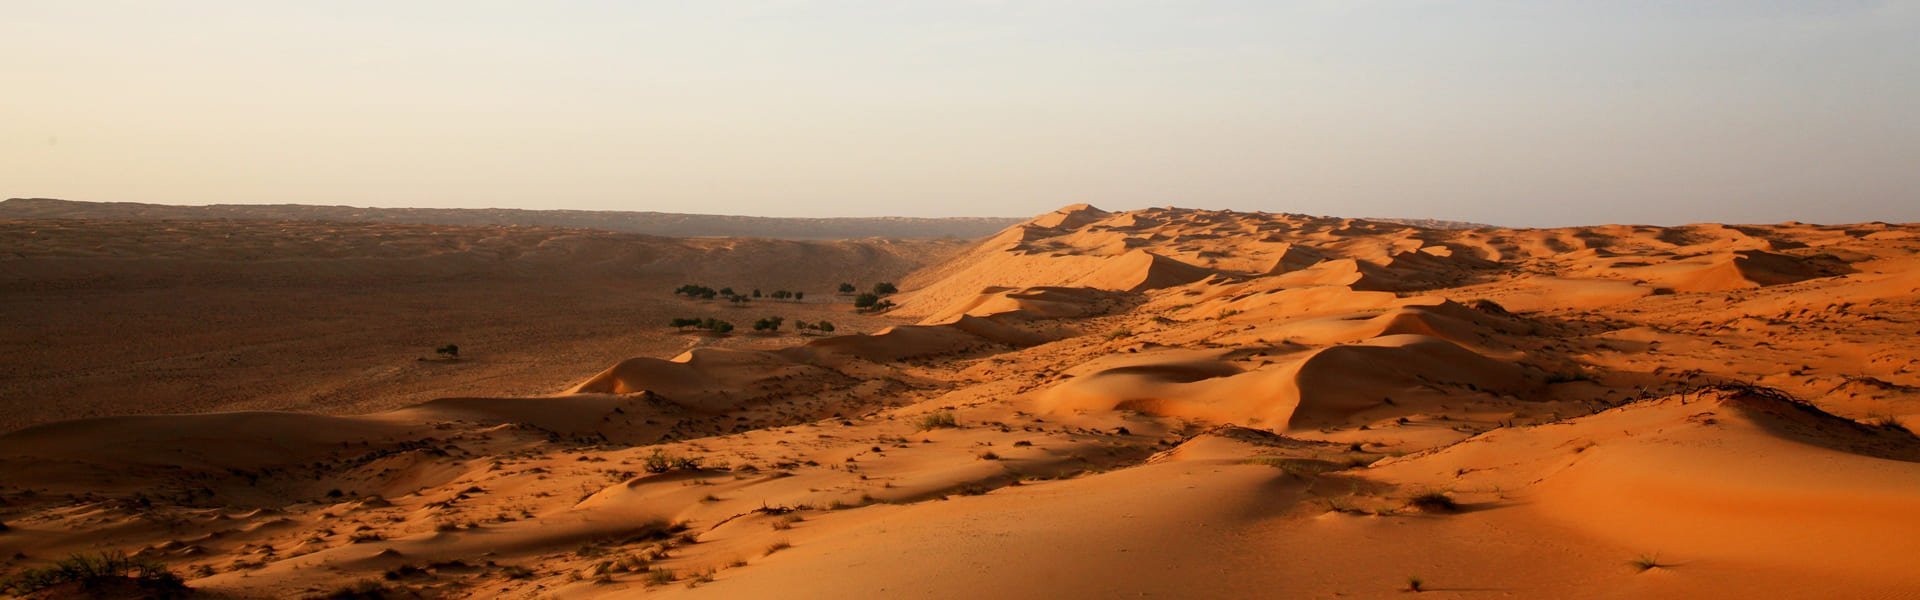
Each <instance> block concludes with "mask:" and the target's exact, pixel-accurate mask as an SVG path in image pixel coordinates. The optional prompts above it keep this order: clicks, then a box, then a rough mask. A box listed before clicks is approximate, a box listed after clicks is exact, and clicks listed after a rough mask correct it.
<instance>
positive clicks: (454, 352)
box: [433, 344, 460, 359]
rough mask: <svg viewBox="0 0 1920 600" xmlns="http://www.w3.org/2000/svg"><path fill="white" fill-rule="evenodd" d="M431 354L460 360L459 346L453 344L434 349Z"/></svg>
mask: <svg viewBox="0 0 1920 600" xmlns="http://www.w3.org/2000/svg"><path fill="white" fill-rule="evenodd" d="M433 352H434V353H435V354H439V355H441V356H445V357H447V358H450V359H458V358H460V346H457V345H454V344H447V345H445V346H441V347H439V348H434V349H433Z"/></svg>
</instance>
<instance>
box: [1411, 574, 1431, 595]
mask: <svg viewBox="0 0 1920 600" xmlns="http://www.w3.org/2000/svg"><path fill="white" fill-rule="evenodd" d="M1426 587H1427V582H1426V580H1423V579H1420V576H1418V575H1408V576H1407V591H1409V592H1421V591H1425V590H1426Z"/></svg>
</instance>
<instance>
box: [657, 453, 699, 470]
mask: <svg viewBox="0 0 1920 600" xmlns="http://www.w3.org/2000/svg"><path fill="white" fill-rule="evenodd" d="M700 462H701V459H700V457H697V456H682V455H679V454H670V453H668V452H666V451H664V450H660V449H658V448H655V449H654V451H653V453H651V454H648V455H647V458H646V462H645V467H646V469H647V472H648V473H668V472H672V471H697V470H699V469H700Z"/></svg>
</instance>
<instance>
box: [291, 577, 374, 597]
mask: <svg viewBox="0 0 1920 600" xmlns="http://www.w3.org/2000/svg"><path fill="white" fill-rule="evenodd" d="M391 593H392V590H391V589H388V588H387V586H386V584H383V583H380V582H378V581H374V580H372V579H362V580H360V581H356V582H354V583H350V584H347V585H344V586H341V587H339V588H336V589H334V590H333V591H331V592H327V593H324V594H317V595H313V596H307V599H308V600H382V599H384V598H388V597H390V596H389V594H391Z"/></svg>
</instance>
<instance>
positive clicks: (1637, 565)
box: [1627, 554, 1666, 573]
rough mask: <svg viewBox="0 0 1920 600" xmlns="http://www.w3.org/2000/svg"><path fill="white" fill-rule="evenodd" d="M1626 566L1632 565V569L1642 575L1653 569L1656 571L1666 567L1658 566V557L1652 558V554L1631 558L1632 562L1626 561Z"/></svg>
mask: <svg viewBox="0 0 1920 600" xmlns="http://www.w3.org/2000/svg"><path fill="white" fill-rule="evenodd" d="M1627 564H1629V565H1633V568H1634V569H1636V570H1639V571H1641V572H1643V573H1644V572H1646V571H1652V570H1654V569H1658V568H1660V567H1664V566H1666V565H1663V564H1660V557H1658V556H1654V555H1652V554H1642V555H1639V556H1636V557H1634V558H1633V560H1630V561H1627Z"/></svg>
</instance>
